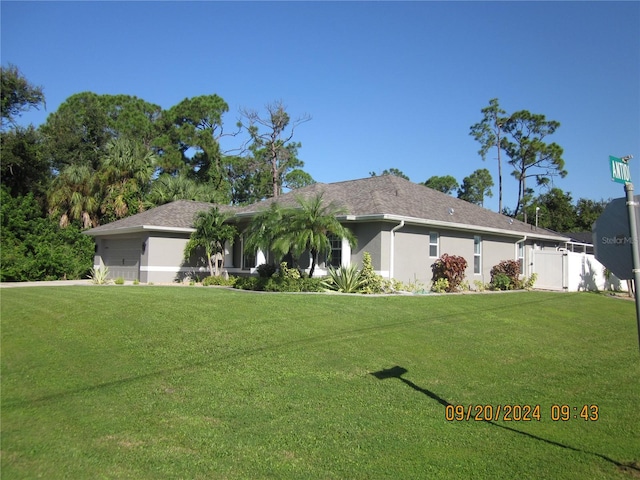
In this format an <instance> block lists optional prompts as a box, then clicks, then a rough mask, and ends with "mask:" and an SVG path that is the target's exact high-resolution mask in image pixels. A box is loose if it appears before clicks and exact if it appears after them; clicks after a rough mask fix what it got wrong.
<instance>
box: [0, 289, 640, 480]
mask: <svg viewBox="0 0 640 480" xmlns="http://www.w3.org/2000/svg"><path fill="white" fill-rule="evenodd" d="M1 314H2V316H1V322H2V325H1V327H2V331H1V340H2V353H1V360H2V365H1V373H2V399H1V407H2V410H1V416H2V418H1V420H2V422H1V450H2V451H1V462H2V464H1V467H2V476H3V478H7V479H10V478H40V477H42V478H49V479H56V478H74V479H82V478H87V479H94V478H132V479H134V478H135V479H145V478H185V479H187V478H188V479H197V478H201V479H211V478H220V479H260V478H277V479H286V478H291V479H301V478H305V479H307V478H309V479H314V478H318V479H347V478H348V479H384V478H389V479H409V478H411V479H414V478H451V479H459V478H487V479H495V478H532V479H533V478H535V479H542V478H549V479H558V478H576V479H589V478H593V479H596V478H598V479H599V478H619V479H625V478H627V479H628V478H637V477H638V476H640V435H638V428H639V426H640V403H639V402H640V400H639V399H640V354H639V352H638V339H637V331H636V323H635V310H634V304H633V302H629V301H625V300H621V299H614V298H607V297H603V296H599V295H595V294H585V293H582V294H557V293H543V292H522V293H507V294H489V295H451V296H428V295H427V296H415V297H394V296H391V297H366V296H337V295H307V294H260V293H254V292H241V291H231V290H221V289H209V288H181V287H132V288H117V287H34V288H19V289H3V290H2V292H1ZM385 371H386V373H385ZM400 374H402V375H400ZM446 405H464V406H465V409H466V408H468V406H469V405H472V406H473V405H480V406H483V405H492V406H493V407H494V408H496V407H497V406H498V405H501V406H504V405H531V406H535V405H540V416H541V419H540V421H537V420H535V419H532V420H531V421H515V420H512V421H505V420H504V419H503V418H499V419H497V420H493V421H491V422H487V421H474V420H468V421H467V420H462V421H455V420H454V421H447V420H446V419H445V406H446ZM552 405H568V406H569V407H570V408H571V418H570V419H569V420H567V421H553V420H552V418H551V417H552ZM582 405H597V406H598V419H597V420H595V421H593V420H589V421H585V420H583V419H581V418H580V417H579V416H578V417H577V418H573V416H574V415H579V413H580V412H579V407H581V406H582ZM573 407H578V411H574V410H573ZM502 408H504V407H502ZM474 413H475V412H474ZM556 413H557V411H556Z"/></svg>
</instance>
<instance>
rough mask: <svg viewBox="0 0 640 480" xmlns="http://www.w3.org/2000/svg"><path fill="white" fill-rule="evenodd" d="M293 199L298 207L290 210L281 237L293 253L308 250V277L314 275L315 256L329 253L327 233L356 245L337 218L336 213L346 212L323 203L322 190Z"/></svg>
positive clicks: (351, 235) (333, 205) (329, 244)
mask: <svg viewBox="0 0 640 480" xmlns="http://www.w3.org/2000/svg"><path fill="white" fill-rule="evenodd" d="M296 201H297V202H298V206H299V208H295V209H293V210H292V211H291V217H290V221H289V222H287V223H288V224H287V233H286V234H285V235H284V236H283V237H282V240H284V241H285V243H289V244H290V245H291V246H292V249H293V251H294V253H296V254H300V253H302V252H304V251H309V252H310V253H311V269H310V270H309V276H310V277H313V272H314V271H315V268H316V265H317V263H318V257H319V256H320V255H325V254H328V253H330V252H331V241H330V239H329V236H330V235H335V236H337V237H340V238H346V239H347V240H348V241H349V243H350V244H351V246H352V247H355V246H356V238H355V237H354V235H353V233H351V231H350V230H349V229H348V228H346V227H344V226H343V225H342V224H341V223H340V222H339V221H338V219H337V216H338V215H340V214H344V213H346V212H345V210H344V209H342V208H340V207H339V206H337V205H336V204H335V203H333V202H332V203H329V204H328V205H326V204H325V203H324V202H323V199H322V194H321V193H320V194H318V195H316V196H315V197H313V198H310V199H304V198H302V197H298V198H296Z"/></svg>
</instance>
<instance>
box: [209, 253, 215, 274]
mask: <svg viewBox="0 0 640 480" xmlns="http://www.w3.org/2000/svg"><path fill="white" fill-rule="evenodd" d="M207 261H208V262H209V275H211V276H212V277H213V276H214V275H213V263H212V262H211V254H209V253H208V254H207Z"/></svg>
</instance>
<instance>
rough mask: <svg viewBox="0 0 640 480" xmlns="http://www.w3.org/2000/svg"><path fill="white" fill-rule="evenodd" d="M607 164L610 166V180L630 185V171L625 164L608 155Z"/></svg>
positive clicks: (619, 159)
mask: <svg viewBox="0 0 640 480" xmlns="http://www.w3.org/2000/svg"><path fill="white" fill-rule="evenodd" d="M609 163H610V164H611V180H613V181H614V182H618V183H631V169H630V168H629V164H628V163H627V162H625V161H624V160H622V159H621V158H617V157H612V156H611V155H609Z"/></svg>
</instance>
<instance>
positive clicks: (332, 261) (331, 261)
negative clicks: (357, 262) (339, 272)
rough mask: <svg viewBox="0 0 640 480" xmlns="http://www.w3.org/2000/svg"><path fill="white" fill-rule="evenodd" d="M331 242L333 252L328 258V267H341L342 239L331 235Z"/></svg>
mask: <svg viewBox="0 0 640 480" xmlns="http://www.w3.org/2000/svg"><path fill="white" fill-rule="evenodd" d="M329 242H331V252H329V258H327V266H332V267H339V266H340V265H342V238H340V237H338V236H336V235H329Z"/></svg>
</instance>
